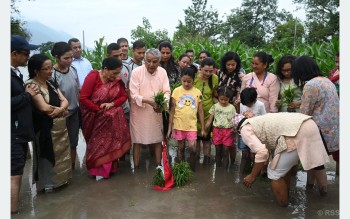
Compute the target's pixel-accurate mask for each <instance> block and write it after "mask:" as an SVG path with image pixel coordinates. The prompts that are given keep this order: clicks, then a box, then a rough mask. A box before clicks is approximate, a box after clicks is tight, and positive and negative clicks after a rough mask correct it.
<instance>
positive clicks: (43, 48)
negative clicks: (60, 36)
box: [39, 41, 55, 54]
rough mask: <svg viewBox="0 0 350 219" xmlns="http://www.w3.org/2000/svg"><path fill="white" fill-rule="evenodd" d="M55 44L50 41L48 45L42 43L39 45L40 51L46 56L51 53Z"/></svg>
mask: <svg viewBox="0 0 350 219" xmlns="http://www.w3.org/2000/svg"><path fill="white" fill-rule="evenodd" d="M54 44H55V43H54V42H51V41H48V42H46V43H42V44H40V45H39V51H40V53H41V54H45V53H46V52H47V51H51V49H52V47H53V45H54Z"/></svg>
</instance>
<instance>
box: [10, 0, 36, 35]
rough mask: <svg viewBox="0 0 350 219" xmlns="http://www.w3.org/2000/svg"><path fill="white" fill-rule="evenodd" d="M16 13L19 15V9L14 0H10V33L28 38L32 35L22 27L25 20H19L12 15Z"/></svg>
mask: <svg viewBox="0 0 350 219" xmlns="http://www.w3.org/2000/svg"><path fill="white" fill-rule="evenodd" d="M28 1H30V0H28ZM16 14H17V15H18V16H19V15H20V11H19V10H18V8H17V7H16V0H11V35H20V36H23V37H24V38H26V39H27V40H29V39H30V37H31V36H32V35H31V33H30V32H29V31H28V30H27V29H26V28H25V27H24V26H25V24H26V22H25V21H23V20H21V19H20V18H15V17H14V16H15V15H16Z"/></svg>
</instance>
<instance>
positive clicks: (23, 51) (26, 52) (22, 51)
mask: <svg viewBox="0 0 350 219" xmlns="http://www.w3.org/2000/svg"><path fill="white" fill-rule="evenodd" d="M17 52H18V53H19V54H23V55H25V56H27V57H28V56H29V54H30V51H28V50H19V51H17Z"/></svg>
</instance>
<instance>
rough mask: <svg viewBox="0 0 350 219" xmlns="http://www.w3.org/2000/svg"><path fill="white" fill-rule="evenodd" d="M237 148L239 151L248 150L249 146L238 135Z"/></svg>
mask: <svg viewBox="0 0 350 219" xmlns="http://www.w3.org/2000/svg"><path fill="white" fill-rule="evenodd" d="M237 148H238V149H239V150H241V151H247V150H249V147H248V146H247V145H245V144H244V142H243V140H242V137H241V136H240V135H239V137H238V145H237Z"/></svg>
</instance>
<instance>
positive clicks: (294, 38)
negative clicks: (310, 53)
mask: <svg viewBox="0 0 350 219" xmlns="http://www.w3.org/2000/svg"><path fill="white" fill-rule="evenodd" d="M304 37H305V29H304V26H303V24H302V23H301V21H300V20H299V19H294V18H293V19H290V20H288V21H287V22H285V23H282V24H279V25H277V26H276V28H275V30H274V36H273V38H272V40H271V42H270V43H269V45H271V47H272V48H280V47H283V48H286V47H287V48H288V47H289V48H295V47H296V46H298V45H300V44H301V43H302V40H303V38H304Z"/></svg>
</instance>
